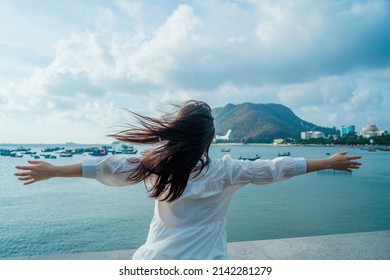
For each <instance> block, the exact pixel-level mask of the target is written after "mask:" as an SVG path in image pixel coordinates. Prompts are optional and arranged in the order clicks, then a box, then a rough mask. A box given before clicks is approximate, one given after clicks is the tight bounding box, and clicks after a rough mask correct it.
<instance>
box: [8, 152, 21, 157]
mask: <svg viewBox="0 0 390 280" xmlns="http://www.w3.org/2000/svg"><path fill="white" fill-rule="evenodd" d="M9 156H10V157H23V155H20V154H17V153H10V154H9Z"/></svg>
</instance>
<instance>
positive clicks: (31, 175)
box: [15, 160, 83, 185]
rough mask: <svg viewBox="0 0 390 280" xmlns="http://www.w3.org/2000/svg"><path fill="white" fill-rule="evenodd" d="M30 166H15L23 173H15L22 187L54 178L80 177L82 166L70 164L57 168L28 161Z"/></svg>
mask: <svg viewBox="0 0 390 280" xmlns="http://www.w3.org/2000/svg"><path fill="white" fill-rule="evenodd" d="M28 163H29V164H30V165H26V166H16V169H19V170H23V172H18V173H15V176H17V177H18V180H21V181H25V182H24V185H29V184H32V183H35V182H38V181H42V180H47V179H50V178H54V177H82V175H83V174H82V164H81V163H76V164H70V165H63V166H57V165H53V164H51V163H48V162H45V161H34V160H29V161H28Z"/></svg>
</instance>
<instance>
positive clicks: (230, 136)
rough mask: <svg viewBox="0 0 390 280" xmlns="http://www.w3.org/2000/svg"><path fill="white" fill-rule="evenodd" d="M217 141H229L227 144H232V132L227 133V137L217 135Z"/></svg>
mask: <svg viewBox="0 0 390 280" xmlns="http://www.w3.org/2000/svg"><path fill="white" fill-rule="evenodd" d="M214 140H215V141H218V140H219V141H227V142H230V141H233V134H232V130H231V129H229V130H228V131H227V133H226V134H225V135H215V139H214Z"/></svg>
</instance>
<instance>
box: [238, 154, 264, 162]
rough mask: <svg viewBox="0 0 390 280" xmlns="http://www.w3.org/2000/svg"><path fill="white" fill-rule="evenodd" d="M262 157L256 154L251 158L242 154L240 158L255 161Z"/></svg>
mask: <svg viewBox="0 0 390 280" xmlns="http://www.w3.org/2000/svg"><path fill="white" fill-rule="evenodd" d="M260 158H261V157H260V156H258V155H256V156H255V157H253V158H249V157H242V156H240V157H239V158H238V159H239V160H249V161H255V160H257V159H260Z"/></svg>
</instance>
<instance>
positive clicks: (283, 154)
mask: <svg viewBox="0 0 390 280" xmlns="http://www.w3.org/2000/svg"><path fill="white" fill-rule="evenodd" d="M290 155H291V154H290V152H287V153H279V154H278V157H289V156H290Z"/></svg>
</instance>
